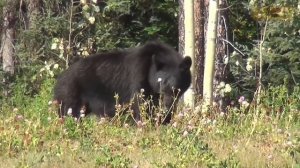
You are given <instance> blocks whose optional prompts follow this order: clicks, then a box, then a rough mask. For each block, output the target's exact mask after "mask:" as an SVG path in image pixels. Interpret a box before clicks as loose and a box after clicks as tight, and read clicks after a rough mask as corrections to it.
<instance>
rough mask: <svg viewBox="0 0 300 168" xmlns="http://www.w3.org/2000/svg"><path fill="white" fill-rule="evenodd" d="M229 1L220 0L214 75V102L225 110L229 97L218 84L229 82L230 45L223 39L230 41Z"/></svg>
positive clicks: (220, 108)
mask: <svg viewBox="0 0 300 168" xmlns="http://www.w3.org/2000/svg"><path fill="white" fill-rule="evenodd" d="M227 7H228V5H227V1H225V0H219V12H218V27H217V46H216V47H217V48H216V61H215V77H214V89H213V90H214V102H216V103H217V105H218V107H219V110H220V111H221V112H225V109H226V107H227V106H228V104H229V98H228V96H226V93H225V94H224V89H223V91H221V92H223V93H220V90H218V89H217V88H218V87H217V86H218V85H220V83H221V82H224V83H226V84H227V83H229V82H230V81H229V80H228V76H229V75H228V73H229V64H228V61H229V55H230V54H229V52H230V51H229V46H228V43H226V42H225V41H224V40H223V39H225V40H228V41H230V39H229V37H228V32H229V31H228V14H227Z"/></svg>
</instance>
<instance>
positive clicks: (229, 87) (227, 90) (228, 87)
mask: <svg viewBox="0 0 300 168" xmlns="http://www.w3.org/2000/svg"><path fill="white" fill-rule="evenodd" d="M231 90H232V89H231V86H230V85H229V84H226V85H225V89H224V92H225V93H229V92H231Z"/></svg>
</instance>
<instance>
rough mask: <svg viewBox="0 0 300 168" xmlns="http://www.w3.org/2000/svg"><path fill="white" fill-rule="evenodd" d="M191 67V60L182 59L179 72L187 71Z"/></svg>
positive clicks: (189, 58)
mask: <svg viewBox="0 0 300 168" xmlns="http://www.w3.org/2000/svg"><path fill="white" fill-rule="evenodd" d="M191 65H192V59H191V57H189V56H186V57H184V58H183V60H182V62H181V63H180V65H179V68H180V70H182V71H187V70H189V69H190V67H191Z"/></svg>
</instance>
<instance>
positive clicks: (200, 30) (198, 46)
mask: <svg viewBox="0 0 300 168" xmlns="http://www.w3.org/2000/svg"><path fill="white" fill-rule="evenodd" d="M204 13H205V7H204V0H195V1H194V20H195V21H194V29H195V92H196V95H197V100H200V99H202V96H203V90H202V89H203V75H204V53H205V49H204V44H205V37H204V22H205V19H204Z"/></svg>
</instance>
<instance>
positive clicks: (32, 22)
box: [27, 0, 41, 29]
mask: <svg viewBox="0 0 300 168" xmlns="http://www.w3.org/2000/svg"><path fill="white" fill-rule="evenodd" d="M27 4H28V7H27V8H28V12H27V18H28V23H27V25H28V28H29V29H35V28H36V21H37V18H38V16H39V14H40V6H41V1H40V0H27Z"/></svg>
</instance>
